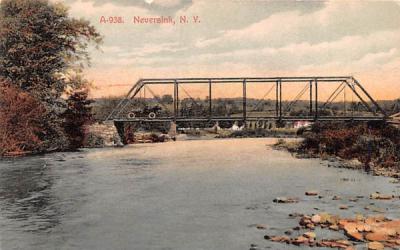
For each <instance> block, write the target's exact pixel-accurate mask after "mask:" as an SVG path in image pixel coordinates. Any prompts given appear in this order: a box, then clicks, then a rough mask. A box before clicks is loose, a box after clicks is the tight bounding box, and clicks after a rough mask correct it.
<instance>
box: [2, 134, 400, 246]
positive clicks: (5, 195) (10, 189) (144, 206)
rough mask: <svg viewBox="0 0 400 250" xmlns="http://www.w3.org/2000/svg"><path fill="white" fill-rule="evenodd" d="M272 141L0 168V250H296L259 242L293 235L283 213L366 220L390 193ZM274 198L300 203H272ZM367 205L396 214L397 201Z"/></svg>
mask: <svg viewBox="0 0 400 250" xmlns="http://www.w3.org/2000/svg"><path fill="white" fill-rule="evenodd" d="M274 142H275V140H274V139H266V138H262V139H220V140H185V141H177V142H168V143H161V144H140V145H131V146H127V147H124V148H104V149H88V150H82V151H80V152H72V153H55V154H49V155H45V156H34V157H27V158H21V159H15V160H4V161H1V162H0V211H1V215H0V223H1V225H0V226H1V229H0V230H1V235H0V248H1V249H2V250H5V249H138V250H146V249H152V250H153V249H155V250H170V249H171V250H172V249H174V250H175V249H179V250H180V249H181V250H188V249H195V250H197V249H204V250H210V249H229V250H232V249H240V250H243V249H249V248H250V245H251V244H256V245H257V246H258V247H259V249H266V248H267V249H299V247H294V246H289V245H281V244H278V243H272V242H268V241H266V240H264V239H263V236H264V235H265V234H270V235H271V234H272V235H273V234H279V235H282V234H283V232H284V231H285V230H287V229H288V228H291V227H293V226H296V225H297V221H296V220H295V219H291V218H289V217H288V214H290V213H294V212H298V213H305V214H311V213H316V212H318V211H327V212H331V213H335V214H340V215H347V216H351V217H353V216H354V214H355V213H363V214H371V213H374V212H372V211H370V210H369V211H366V210H365V209H364V207H365V206H367V205H370V203H371V200H369V199H368V196H369V194H371V193H373V192H375V191H380V192H382V193H386V194H392V193H396V192H397V194H398V191H399V187H398V186H397V185H398V184H392V183H390V182H389V180H390V179H389V178H384V177H377V176H371V175H367V174H365V173H362V172H359V171H354V170H345V169H337V168H329V167H327V165H328V163H327V162H324V161H321V160H318V159H296V158H294V157H292V156H291V155H290V154H289V153H287V152H283V151H276V150H273V149H272V148H271V147H270V145H271V144H272V143H274ZM307 190H318V191H319V192H320V194H321V195H323V196H324V198H321V199H319V198H318V197H308V196H304V192H305V191H307ZM333 195H340V196H342V197H343V198H344V200H342V201H333V200H332V196H333ZM359 195H362V196H365V198H361V199H360V200H359V201H358V202H353V203H352V202H349V201H345V200H346V199H348V198H351V197H355V196H359ZM278 196H295V197H299V198H300V199H301V201H300V202H299V203H296V204H276V203H273V202H272V201H273V199H274V198H275V197H278ZM341 204H347V205H348V206H349V209H348V210H340V209H339V206H340V205H341ZM375 206H377V207H380V208H381V209H383V210H384V212H385V214H386V215H387V216H389V217H390V216H392V217H395V216H397V217H398V215H399V214H398V211H399V209H400V202H399V201H398V200H392V201H379V202H376V203H375ZM317 209H318V210H317ZM396 213H397V214H396ZM254 224H265V225H267V230H259V229H257V228H256V227H254Z"/></svg>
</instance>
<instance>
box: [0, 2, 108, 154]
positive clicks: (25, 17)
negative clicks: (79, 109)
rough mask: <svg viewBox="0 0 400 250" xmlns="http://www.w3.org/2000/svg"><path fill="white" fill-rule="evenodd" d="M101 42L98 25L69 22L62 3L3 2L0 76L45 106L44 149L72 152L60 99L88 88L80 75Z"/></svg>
mask: <svg viewBox="0 0 400 250" xmlns="http://www.w3.org/2000/svg"><path fill="white" fill-rule="evenodd" d="M101 41H102V38H101V36H100V34H99V33H98V32H97V31H96V29H95V28H94V26H92V25H90V24H89V22H88V21H85V20H82V19H79V20H78V19H75V18H71V17H69V15H68V9H67V8H66V7H65V6H64V5H63V4H53V3H50V2H49V1H48V0H2V1H1V2H0V76H1V77H3V78H5V79H6V80H7V81H8V82H9V83H10V84H11V85H12V86H14V87H17V88H19V89H21V90H22V91H27V92H28V93H30V94H31V95H32V96H33V97H35V98H36V99H38V100H39V101H40V102H42V104H43V105H44V111H43V112H42V113H43V119H41V128H42V130H43V131H42V134H41V137H42V140H43V142H42V147H43V149H46V150H56V149H65V148H68V147H69V145H68V140H66V136H65V132H64V129H63V117H64V115H63V113H64V112H65V110H66V108H67V107H66V105H67V104H66V103H65V100H63V99H62V96H63V95H64V94H68V93H73V92H74V90H77V89H80V88H82V87H84V85H85V84H86V83H87V82H86V81H83V80H82V78H81V76H80V75H81V74H82V69H83V67H85V66H86V65H89V64H90V63H89V61H90V58H89V55H88V52H87V48H88V46H89V45H90V44H94V45H96V46H98V45H99V44H100V43H101ZM1 108H2V107H1Z"/></svg>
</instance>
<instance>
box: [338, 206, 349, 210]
mask: <svg viewBox="0 0 400 250" xmlns="http://www.w3.org/2000/svg"><path fill="white" fill-rule="evenodd" d="M339 209H341V210H347V209H349V207H348V206H346V205H340V206H339Z"/></svg>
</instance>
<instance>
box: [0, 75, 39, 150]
mask: <svg viewBox="0 0 400 250" xmlns="http://www.w3.org/2000/svg"><path fill="white" fill-rule="evenodd" d="M44 113H45V108H44V107H43V105H42V104H41V103H40V102H38V101H37V100H36V99H35V98H33V97H32V96H31V95H30V94H29V93H27V92H25V91H22V90H20V89H19V88H16V87H13V86H10V84H8V83H6V82H5V81H4V80H0V155H4V154H11V153H15V154H18V153H24V152H28V151H40V149H41V145H42V142H43V141H42V140H41V137H42V136H43V128H42V124H41V121H42V119H43V118H44V117H43V114H44Z"/></svg>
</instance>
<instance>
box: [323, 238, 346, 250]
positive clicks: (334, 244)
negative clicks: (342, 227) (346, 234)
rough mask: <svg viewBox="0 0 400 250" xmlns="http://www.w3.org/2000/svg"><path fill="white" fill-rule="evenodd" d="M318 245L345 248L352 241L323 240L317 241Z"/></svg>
mask: <svg viewBox="0 0 400 250" xmlns="http://www.w3.org/2000/svg"><path fill="white" fill-rule="evenodd" d="M317 246H319V247H330V248H341V249H344V248H347V247H349V246H351V243H350V242H348V241H346V240H322V241H320V242H317Z"/></svg>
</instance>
